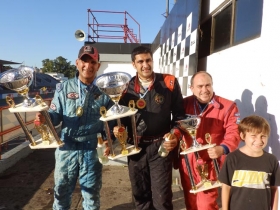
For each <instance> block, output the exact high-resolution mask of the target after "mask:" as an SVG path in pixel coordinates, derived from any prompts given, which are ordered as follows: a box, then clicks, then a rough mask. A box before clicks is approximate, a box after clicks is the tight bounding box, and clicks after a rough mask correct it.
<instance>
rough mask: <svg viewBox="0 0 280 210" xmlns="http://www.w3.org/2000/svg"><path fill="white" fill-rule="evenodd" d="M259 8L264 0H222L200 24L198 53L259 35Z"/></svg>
mask: <svg viewBox="0 0 280 210" xmlns="http://www.w3.org/2000/svg"><path fill="white" fill-rule="evenodd" d="M262 11H263V0H254V1H252V0H225V1H224V2H223V4H221V5H220V6H219V7H218V8H216V9H215V11H213V13H212V14H211V15H210V18H209V19H207V20H204V21H203V22H202V23H201V25H200V29H201V33H202V34H201V37H200V43H199V48H200V49H199V51H200V50H201V48H203V53H199V56H198V57H199V58H201V57H205V56H208V55H210V54H211V53H215V52H218V51H220V50H224V49H226V48H229V47H231V46H234V45H238V44H240V43H244V42H247V41H250V40H252V39H255V38H257V37H260V36H261V28H262V13H263V12H262ZM209 30H210V31H209ZM208 36H210V37H208Z"/></svg>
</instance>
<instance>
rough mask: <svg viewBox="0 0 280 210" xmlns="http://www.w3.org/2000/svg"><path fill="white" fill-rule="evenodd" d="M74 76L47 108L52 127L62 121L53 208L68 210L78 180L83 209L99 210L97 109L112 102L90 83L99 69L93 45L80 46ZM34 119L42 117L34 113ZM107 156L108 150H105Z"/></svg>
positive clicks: (100, 129) (100, 126) (100, 125)
mask: <svg viewBox="0 0 280 210" xmlns="http://www.w3.org/2000/svg"><path fill="white" fill-rule="evenodd" d="M76 66H77V69H78V72H77V74H76V77H75V78H73V79H69V80H68V81H65V82H63V83H59V84H58V85H57V87H56V92H55V95H54V98H53V100H52V103H51V105H50V109H49V114H50V117H51V120H52V123H53V125H54V126H56V125H59V124H60V123H61V122H62V126H61V127H62V131H61V140H62V141H63V142H64V145H63V146H62V147H59V148H57V149H56V152H55V160H56V164H55V173H54V180H55V186H54V203H53V209H55V210H58V209H59V210H66V209H70V206H71V197H72V193H73V190H74V189H75V186H76V182H77V179H78V178H79V183H80V186H81V193H82V196H83V209H85V210H95V209H99V208H100V189H101V184H102V164H101V163H100V162H99V160H98V157H97V151H96V147H97V133H101V132H103V128H104V124H103V122H102V121H100V120H99V118H100V117H101V115H100V107H101V106H105V107H106V109H109V108H110V107H111V106H112V105H113V101H112V100H111V99H110V98H109V96H108V95H105V94H104V93H102V92H101V91H100V90H99V89H98V87H97V86H95V85H94V84H93V81H94V79H95V77H96V72H97V71H98V69H99V67H100V63H99V54H98V51H97V49H96V48H94V47H92V46H83V47H82V48H81V49H80V51H79V54H78V59H77V60H76ZM36 117H37V118H39V119H40V121H44V120H45V119H44V117H43V116H42V115H40V114H39V113H37V115H36ZM105 154H106V155H108V154H109V148H107V149H106V150H105Z"/></svg>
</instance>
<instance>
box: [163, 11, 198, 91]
mask: <svg viewBox="0 0 280 210" xmlns="http://www.w3.org/2000/svg"><path fill="white" fill-rule="evenodd" d="M184 24H186V25H185V26H184ZM193 25H194V24H192V13H190V14H189V16H188V17H187V19H186V23H182V24H181V25H180V26H179V27H178V29H177V31H174V32H173V34H172V36H171V37H169V38H168V39H167V40H166V42H165V43H163V45H162V46H161V56H160V60H159V68H160V72H161V73H168V74H173V75H175V77H176V78H177V79H178V81H179V84H180V86H181V90H182V94H183V95H184V96H186V95H190V93H189V92H188V93H187V89H188V84H189V80H190V78H191V76H192V75H193V74H194V73H195V72H196V68H197V53H196V52H197V49H196V47H197V43H196V42H197V26H195V27H193ZM183 28H184V29H186V31H183ZM183 36H184V37H183Z"/></svg>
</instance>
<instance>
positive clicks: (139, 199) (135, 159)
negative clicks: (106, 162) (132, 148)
mask: <svg viewBox="0 0 280 210" xmlns="http://www.w3.org/2000/svg"><path fill="white" fill-rule="evenodd" d="M160 143H161V142H160V141H158V142H154V143H151V144H149V145H145V144H144V145H141V144H139V147H141V148H142V150H141V152H140V153H139V154H136V155H131V156H128V169H129V177H130V181H131V186H132V194H133V199H134V201H135V207H136V209H137V210H140V209H141V210H172V209H173V205H172V188H171V187H172V186H171V184H172V159H173V157H172V156H173V153H172V152H170V153H169V155H168V156H167V157H161V156H159V155H158V148H159V145H160Z"/></svg>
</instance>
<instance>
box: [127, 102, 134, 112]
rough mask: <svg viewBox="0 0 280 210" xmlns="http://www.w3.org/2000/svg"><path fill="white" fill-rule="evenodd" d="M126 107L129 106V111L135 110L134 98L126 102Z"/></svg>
mask: <svg viewBox="0 0 280 210" xmlns="http://www.w3.org/2000/svg"><path fill="white" fill-rule="evenodd" d="M128 107H129V108H130V110H131V111H134V110H135V102H134V100H130V101H129V102H128Z"/></svg>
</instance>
